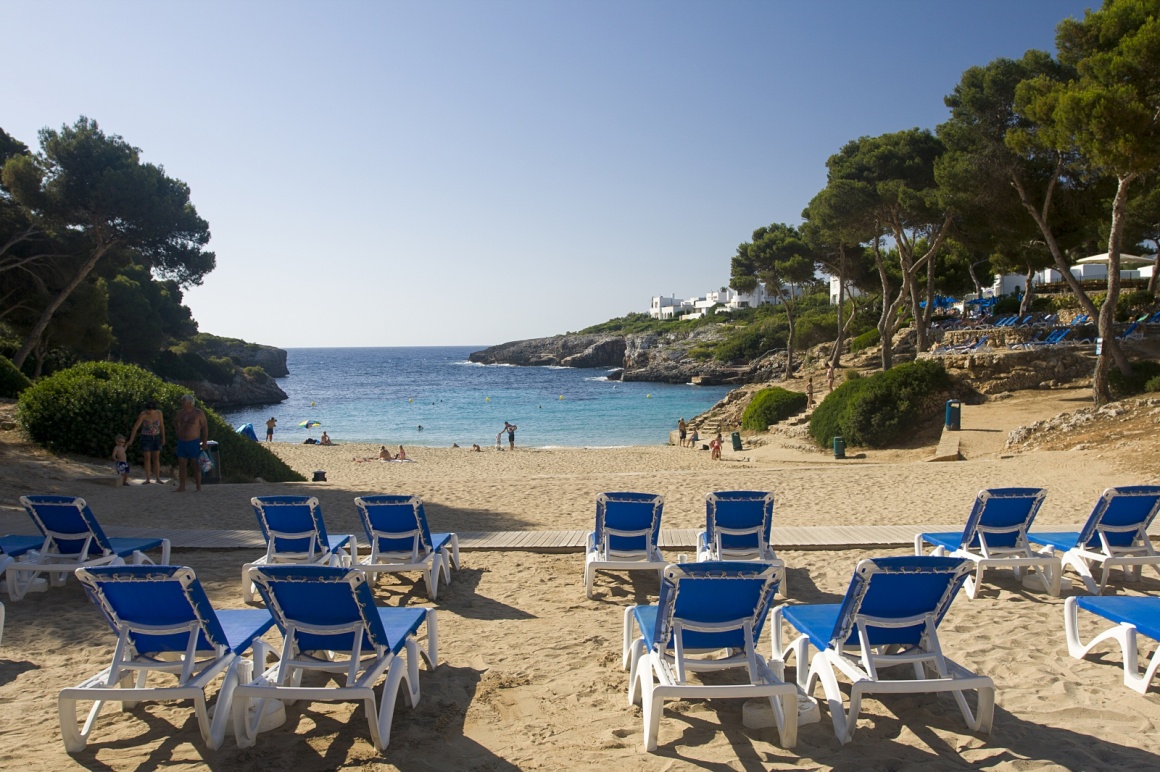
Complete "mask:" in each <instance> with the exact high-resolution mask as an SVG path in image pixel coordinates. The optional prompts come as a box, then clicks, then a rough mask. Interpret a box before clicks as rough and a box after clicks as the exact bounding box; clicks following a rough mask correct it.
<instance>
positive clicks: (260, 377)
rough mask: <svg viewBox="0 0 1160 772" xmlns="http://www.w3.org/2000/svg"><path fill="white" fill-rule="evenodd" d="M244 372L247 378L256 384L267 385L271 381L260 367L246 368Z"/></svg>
mask: <svg viewBox="0 0 1160 772" xmlns="http://www.w3.org/2000/svg"><path fill="white" fill-rule="evenodd" d="M243 372H245V374H246V377H247V378H249V379H250V380H251V381H254V382H255V383H265V382H266V381H268V380H270V376H269V375H267V374H266V371H265V370H263V369H262V368H261V366H260V365H253V366H251V367H246V368H244V369H243Z"/></svg>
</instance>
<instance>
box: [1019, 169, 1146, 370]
mask: <svg viewBox="0 0 1160 772" xmlns="http://www.w3.org/2000/svg"><path fill="white" fill-rule="evenodd" d="M1056 170H1057V173H1056V177H1057V178H1058V176H1059V174H1058V170H1059V165H1058V164H1057V165H1056ZM1011 183H1012V184H1013V185H1014V186H1015V190H1016V191H1017V192H1018V193H1019V200H1020V201H1021V202H1022V203H1023V208H1024V209H1026V210H1027V212H1028V213H1029V214H1030V215H1031V218H1032V219H1033V220H1035V224H1036V225H1037V226H1039V232H1040V233H1042V234H1043V239H1044V241H1046V242H1047V249H1048V251H1050V252H1051V259H1052V260H1054V261H1055V267H1056V270H1058V271H1059V272H1060V273H1061V274H1063V280H1064V281H1065V282H1067V286H1068V288H1069V289H1070V290H1071V292H1072V294H1073V295H1075V299H1076V300H1078V301H1079V305H1080V308H1081V309H1083V312H1084V313H1085V314H1087V315H1088V316H1091V317H1097V318H1098V317H1099V316H1100V309H1098V308H1096V304H1095V303H1093V302H1092V299H1091V298H1089V297H1088V294H1087V292H1085V291H1084V288H1083V285H1082V284H1080V283H1079V279H1077V278H1075V276H1074V275H1073V274H1072V272H1071V266H1070V265H1068V262H1067V258H1065V257H1064V256H1063V250H1061V249H1060V248H1059V242H1057V241H1056V240H1055V233H1054V232H1053V231H1052V230H1051V226H1050V225H1048V223H1047V214H1048V212H1050V211H1051V195H1052V191H1053V190H1054V184H1055V183H1054V181H1053V182H1052V184H1051V185H1048V187H1047V193H1046V194H1044V197H1043V209H1042V210H1037V209H1036V208H1035V205H1034V204H1032V203H1031V198H1030V196H1028V195H1027V191H1026V190H1025V189H1024V187H1023V183H1021V182H1020V181H1019V178H1018V177H1016V176H1014V175H1012V176H1011ZM1119 195H1120V192H1119V189H1118V188H1117V191H1116V197H1117V200H1118V198H1119ZM1119 206H1120V210H1121V211H1120V220H1119V222H1120V229H1121V230H1123V203H1122V202H1121V203H1120V204H1119ZM1115 219H1116V213H1115V204H1113V208H1112V220H1113V227H1115ZM1114 236H1115V238H1116V240H1117V243H1118V242H1119V240H1121V238H1122V235H1121V234H1114ZM1111 239H1112V236H1109V237H1108V241H1109V244H1110V242H1111ZM1116 255H1117V257H1116V264H1117V266H1118V265H1119V252H1117V253H1116ZM1108 268H1109V273H1108V280H1109V282H1110V281H1111V272H1110V269H1111V266H1110V265H1109V266H1108ZM1119 283H1120V275H1119V270H1118V268H1117V271H1116V287H1117V290H1118V288H1119ZM1112 313H1113V314H1114V313H1115V309H1112ZM1100 334H1101V335H1103V333H1100ZM1103 352H1104V354H1107V355H1110V356H1111V357H1112V359H1114V360H1115V362H1116V366H1117V367H1119V368H1120V372H1122V373H1125V374H1127V373H1130V372H1132V365H1131V364H1130V363H1129V362H1128V358H1127V357H1126V356H1124V350H1123V349H1122V348H1120V342H1119V341H1118V340H1116V336H1115V335H1113V336H1111V337H1110V338H1109V337H1104V344H1103ZM1096 370H1097V373H1098V370H1099V366H1098V360H1097V367H1096ZM1105 377H1106V372H1105ZM1094 385H1095V379H1094V377H1093V388H1094Z"/></svg>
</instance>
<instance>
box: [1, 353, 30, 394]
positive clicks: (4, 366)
mask: <svg viewBox="0 0 1160 772" xmlns="http://www.w3.org/2000/svg"><path fill="white" fill-rule="evenodd" d="M31 385H32V381H30V380H28V376H26V375H25V374H24V373H22V372H20V371H19V370H17V369H16V365H14V364H12V360H10V359H8V358H7V357H0V397H7V398H8V399H13V398H15V397H19V396H20V392H22V391H24V390H25V389H27V388H28V387H29V386H31Z"/></svg>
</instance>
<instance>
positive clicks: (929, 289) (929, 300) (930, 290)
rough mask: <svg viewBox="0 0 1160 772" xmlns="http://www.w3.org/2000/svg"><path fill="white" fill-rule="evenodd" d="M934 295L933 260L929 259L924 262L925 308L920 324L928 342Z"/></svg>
mask: <svg viewBox="0 0 1160 772" xmlns="http://www.w3.org/2000/svg"><path fill="white" fill-rule="evenodd" d="M934 296H935V291H934V260H931V261H930V262H929V263H927V264H926V308H925V309H924V310H923V312H922V325H923V327H925V328H926V329H927V331H928V333H927V339H928V342H929V338H930V334H929V330H930V320H931V319H932V318H933V317H934ZM924 350H925V349H924Z"/></svg>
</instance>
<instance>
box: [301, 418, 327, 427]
mask: <svg viewBox="0 0 1160 772" xmlns="http://www.w3.org/2000/svg"><path fill="white" fill-rule="evenodd" d="M315 426H322V421H315V420H313V419H311V420H309V421H303V422H302V423H300V424H298V428H299V429H313V428H314V427H315Z"/></svg>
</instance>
